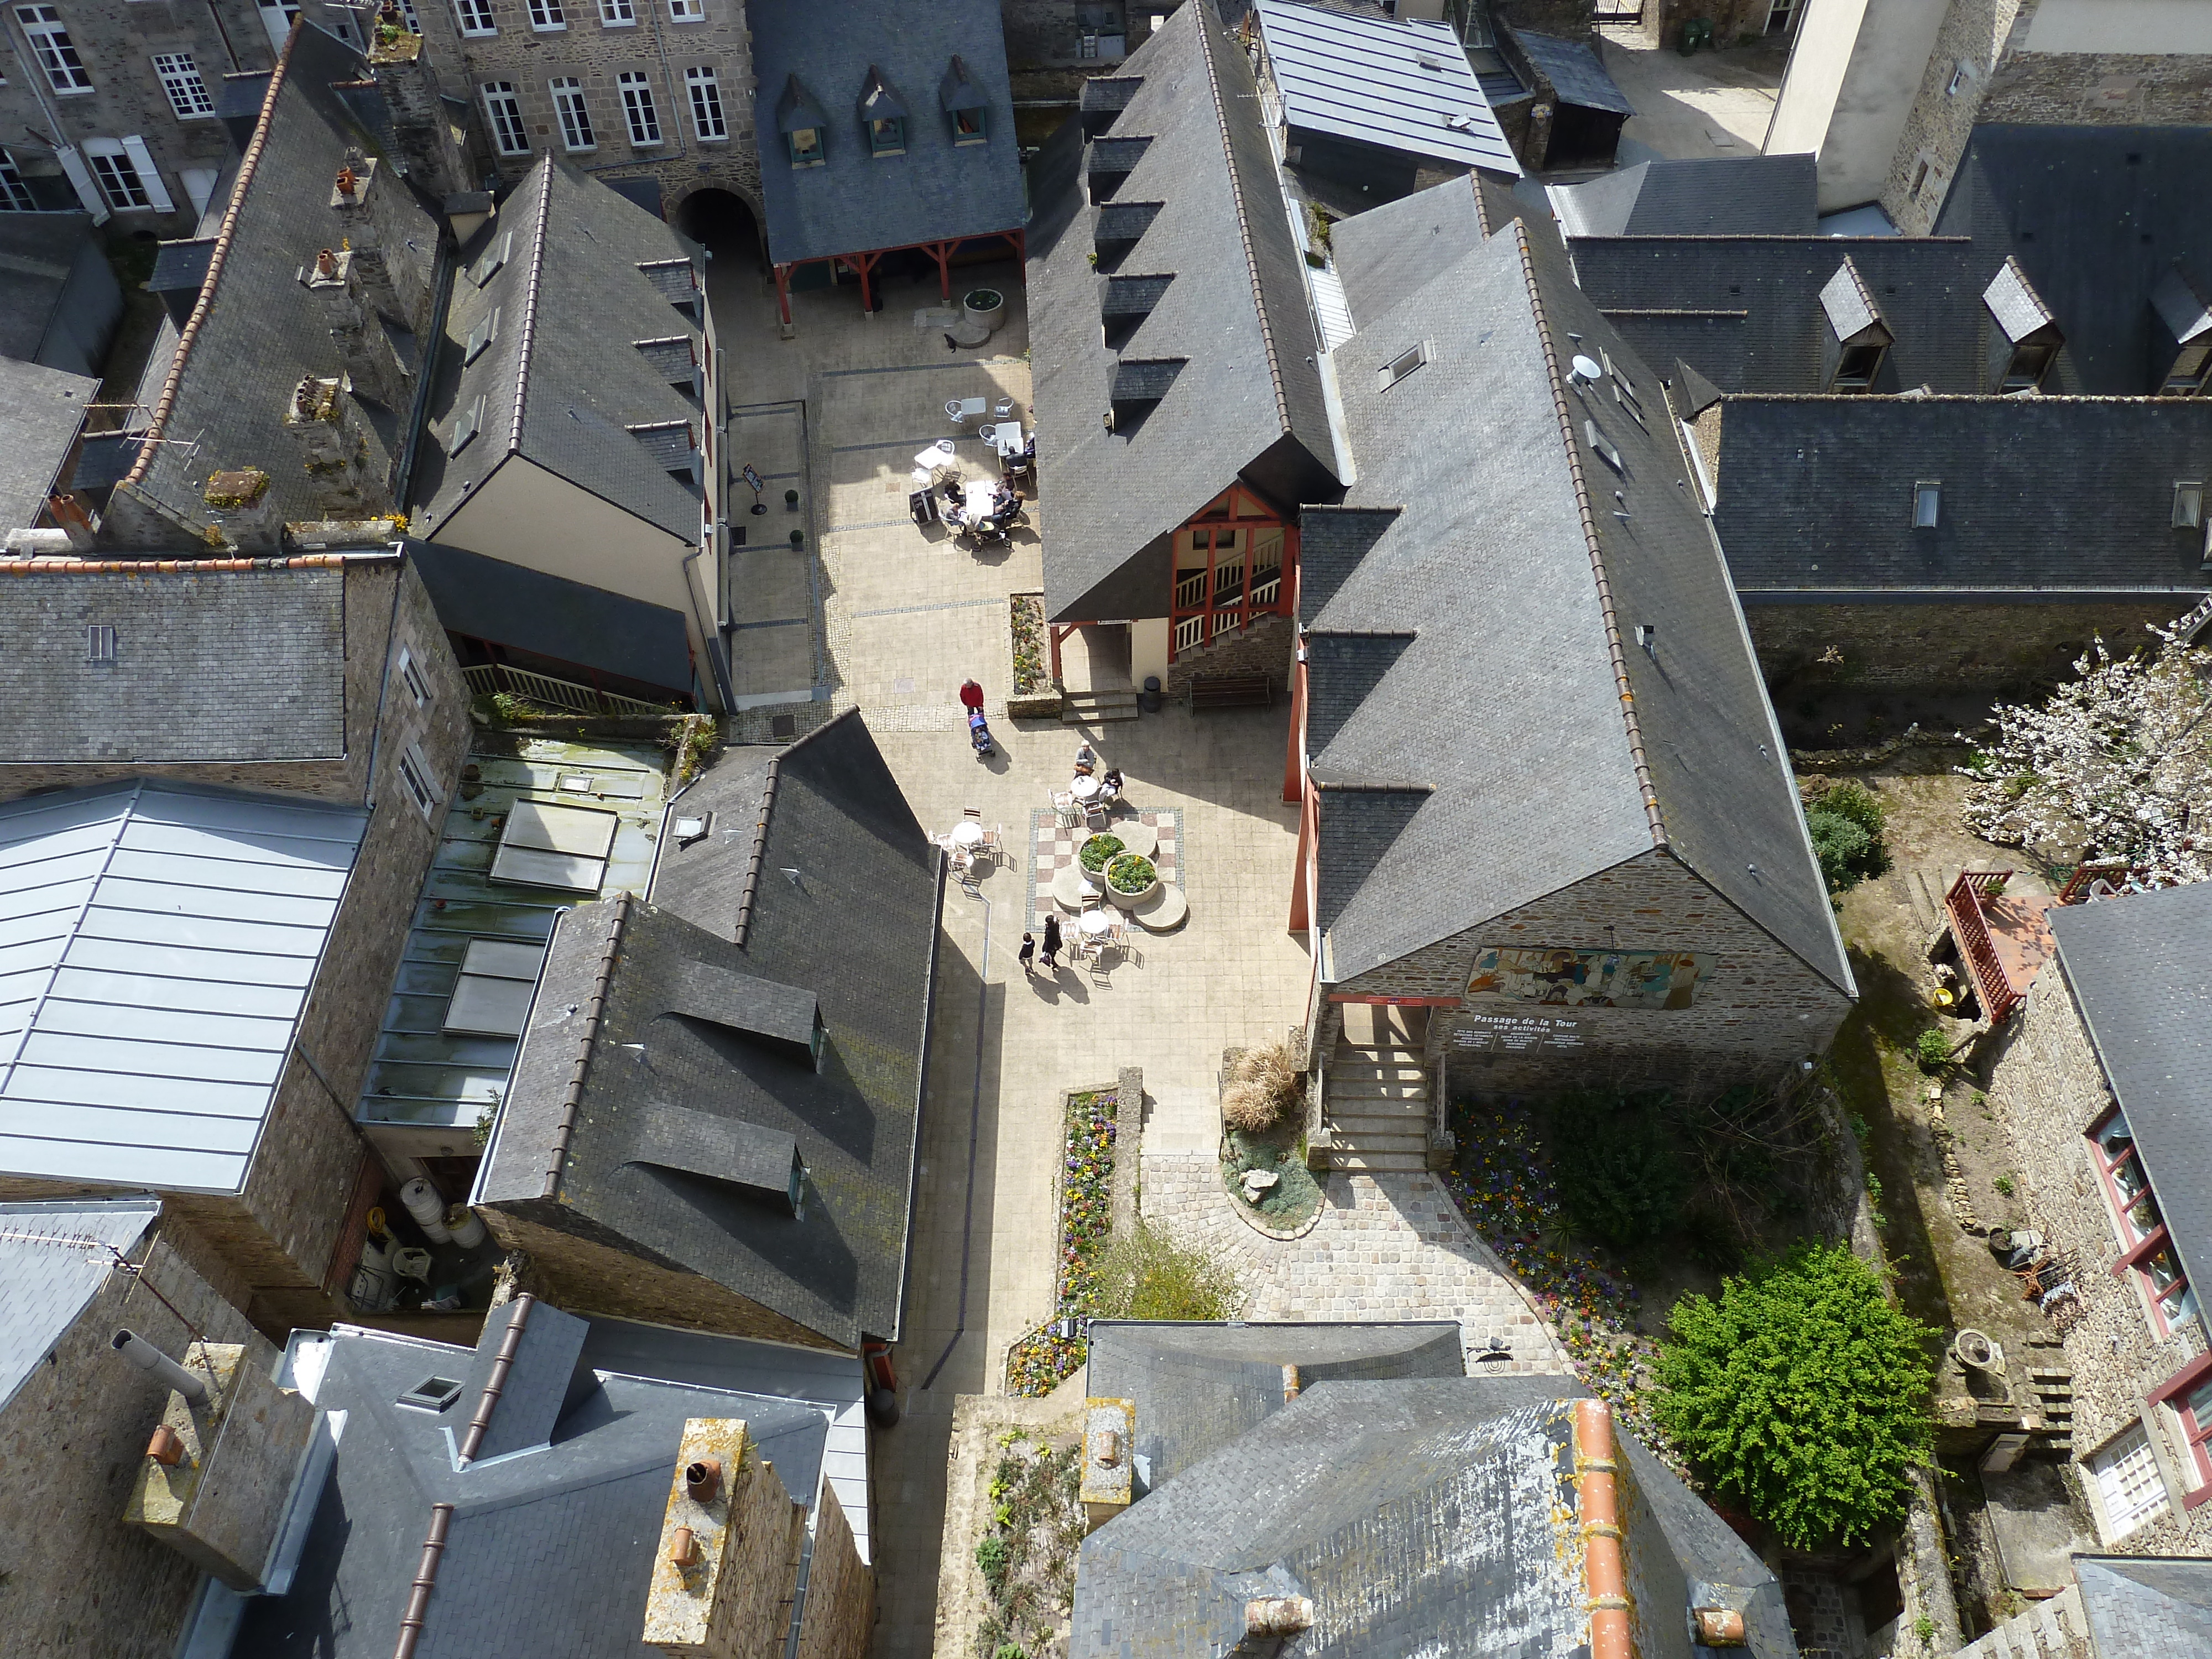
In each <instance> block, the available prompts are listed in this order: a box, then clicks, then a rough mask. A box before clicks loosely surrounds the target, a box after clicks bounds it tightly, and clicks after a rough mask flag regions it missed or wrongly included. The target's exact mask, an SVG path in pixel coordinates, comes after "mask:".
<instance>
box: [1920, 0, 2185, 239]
mask: <svg viewBox="0 0 2212 1659" xmlns="http://www.w3.org/2000/svg"><path fill="white" fill-rule="evenodd" d="M2167 12H2168V15H2166V17H2163V18H2160V19H2159V20H2158V27H2159V37H2158V38H2157V39H2156V40H2152V39H2149V38H2147V37H2146V36H2145V35H2144V34H2143V33H2142V29H2143V27H2144V26H2145V24H2146V22H2147V21H2148V20H2147V19H2146V17H2145V15H2144V14H2143V12H2142V10H2141V9H2135V8H2127V7H2112V8H2109V9H2107V10H2106V14H2105V15H2101V16H2100V15H2099V9H2098V8H2097V7H2096V6H2095V5H2094V4H2093V3H2088V0H1951V3H1950V6H1949V8H1948V10H1947V11H1946V13H1945V15H1944V18H1943V23H1942V28H1941V29H1940V30H1938V31H1937V33H1936V44H1935V46H1934V49H1933V50H1932V51H1931V52H1929V58H1928V67H1927V70H1926V71H1925V73H1924V74H1923V76H1922V77H1921V82H1920V89H1919V93H1918V95H1917V97H1916V98H1915V99H1914V100H1913V102H1912V107H1911V112H1909V113H1908V114H1907V115H1906V117H1905V131H1904V135H1903V137H1900V138H1899V141H1898V145H1897V151H1896V154H1895V155H1894V156H1893V158H1892V160H1891V162H1890V168H1889V176H1888V179H1887V180H1886V181H1885V183H1884V184H1883V185H1882V190H1881V207H1882V210H1883V211H1884V212H1885V213H1887V214H1888V215H1889V216H1890V219H1891V220H1892V221H1893V222H1894V223H1895V224H1896V226H1897V228H1898V229H1899V231H1901V232H1903V233H1904V234H1905V235H1907V236H1922V235H1926V234H1928V233H1929V231H1930V230H1931V229H1932V228H1934V226H1935V223H1936V215H1937V214H1938V213H1939V212H1941V211H1942V206H1943V197H1944V192H1945V191H1947V190H1948V188H1949V187H1950V185H1951V182H1952V180H1953V179H1954V177H1955V176H1956V174H1957V172H1958V168H1959V164H1960V158H1961V157H1962V156H1963V155H1965V154H1966V140H1967V137H1968V136H1969V135H1970V134H1971V133H1972V131H1973V129H1974V128H1975V127H1976V126H1978V125H1996V124H1999V123H2021V124H2031V125H2075V126H2095V125H2109V126H2196V125H2203V122H2204V120H2205V119H2206V115H2207V112H2208V111H2212V18H2208V17H2207V16H2206V15H2204V13H2203V9H2202V8H2198V7H2173V8H2169V9H2167ZM2146 48H2151V49H2149V50H2146Z"/></svg>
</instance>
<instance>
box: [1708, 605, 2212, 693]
mask: <svg viewBox="0 0 2212 1659" xmlns="http://www.w3.org/2000/svg"><path fill="white" fill-rule="evenodd" d="M2190 605H2191V596H2190V595H2188V594H2186V593H2175V594H2171V595H2160V596H2157V597H2149V596H2146V597H2144V598H2141V599H2106V600H2097V599H2078V600H2065V599H2051V600H2048V601H2045V602H2041V603H2025V604H1989V603H1984V604H1981V605H1923V604H1914V603H1906V602H1900V603H1897V604H1890V605H1863V604H1862V605H1791V604H1762V603H1759V599H1758V598H1757V597H1756V596H1750V597H1747V598H1746V599H1745V601H1744V612H1743V614H1744V620H1745V621H1746V622H1747V623H1748V624H1749V625H1750V628H1751V642H1752V644H1753V647H1755V648H1756V649H1757V651H1758V653H1759V671H1760V672H1761V673H1763V674H1764V675H1765V677H1766V683H1767V684H1768V685H1769V686H1770V687H1773V688H1778V687H1781V686H1784V685H1790V686H1799V685H1815V684H1838V685H1857V686H1879V687H1885V688H1886V687H1890V686H1899V687H1914V688H1922V687H1928V686H1938V685H1942V686H1957V685H1970V686H1977V687H1983V686H1985V687H1987V688H1989V689H1990V690H1992V691H1999V690H2016V689H2019V688H2021V687H2024V686H2028V685H2032V684H2036V683H2038V682H2040V681H2044V680H2049V679H2055V678H2059V677H2061V676H2063V675H2064V674H2065V673H2067V672H2068V671H2069V668H2070V665H2072V663H2073V662H2074V661H2075V659H2077V658H2078V657H2080V656H2081V653H2083V652H2085V651H2087V649H2088V648H2089V646H2090V642H2091V641H2093V640H2098V639H2102V640H2103V641H2105V642H2106V644H2107V645H2109V646H2111V647H2112V648H2113V649H2114V650H2115V651H2130V650H2133V649H2135V648H2136V647H2138V646H2142V645H2147V644H2148V643H2149V642H2150V635H2149V633H2148V629H2150V628H2151V627H2152V626H2153V625H2156V626H2158V627H2161V628H2163V627H2166V626H2169V625H2170V624H2171V623H2172V622H2173V620H2174V618H2175V617H2179V616H2180V615H2181V614H2182V613H2183V612H2184V611H2187V610H2188V609H2189V608H2190ZM1830 653H1834V654H1833V655H1832V656H1831V654H1830Z"/></svg>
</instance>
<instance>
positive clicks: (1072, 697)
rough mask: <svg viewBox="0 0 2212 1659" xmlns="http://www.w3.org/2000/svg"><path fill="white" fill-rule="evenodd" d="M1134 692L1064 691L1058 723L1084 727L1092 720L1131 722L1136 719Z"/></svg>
mask: <svg viewBox="0 0 2212 1659" xmlns="http://www.w3.org/2000/svg"><path fill="white" fill-rule="evenodd" d="M1138 714H1139V710H1138V708H1137V694H1136V693H1135V692H1134V691H1065V692H1062V693H1061V694H1060V724H1061V725H1062V726H1084V725H1087V724H1089V723H1090V722H1091V721H1092V720H1135V719H1136V718H1138Z"/></svg>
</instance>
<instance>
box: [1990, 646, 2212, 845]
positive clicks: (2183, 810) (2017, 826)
mask: <svg viewBox="0 0 2212 1659" xmlns="http://www.w3.org/2000/svg"><path fill="white" fill-rule="evenodd" d="M2152 632H2153V633H2154V634H2156V635H2158V636H2159V641H2160V643H2159V646H2158V648H2157V649H2155V650H2148V651H2144V652H2142V653H2137V654H2135V655H2130V656H2124V657H2122V656H2115V655H2114V654H2113V653H2112V651H2111V649H2110V648H2109V647H2107V646H2106V644H2105V642H2104V641H2103V640H2101V639H2100V640H2098V641H2096V642H2095V644H2094V645H2093V647H2091V649H2090V652H2089V653H2088V654H2087V655H2086V656H2084V657H2082V658H2081V659H2080V660H2079V661H2078V662H2076V663H2075V665H2074V670H2075V673H2076V674H2077V675H2078V676H2079V677H2080V678H2076V679H2074V680H2072V681H2069V683H2067V684H2064V685H2062V686H2060V687H2059V688H2058V690H2056V691H2054V692H2053V693H2051V697H2050V699H2049V700H2048V701H2047V702H2044V703H2042V704H2040V705H2039V706H2028V705H2015V704H2005V703H2000V704H1999V705H1998V706H1997V707H1996V708H1995V709H1993V710H1992V711H1991V712H1992V714H1994V715H1995V717H1996V727H1997V735H1996V741H1995V742H1993V743H1991V744H1990V745H1989V746H1988V747H1987V748H1986V749H1984V750H1983V751H1982V752H1981V753H1980V754H1978V755H1977V756H1976V757H1974V761H1973V763H1972V765H1969V766H1965V767H1961V768H1960V771H1961V772H1963V773H1964V774H1965V775H1966V776H1967V777H1970V778H1972V779H1973V780H1974V781H1975V782H1976V785H1977V786H1978V787H1975V788H1974V789H1972V790H1971V791H1970V792H1968V795H1967V799H1966V823H1967V827H1968V828H1970V829H1972V830H1973V831H1974V832H1975V833H1976V834H1978V835H1980V836H1984V837H1985V838H1987V839H1988V840H1990V841H1994V842H2000V843H2002V844H2004V845H2008V846H2021V847H2030V848H2039V849H2041V850H2043V851H2045V852H2047V853H2050V854H2054V855H2057V856H2066V855H2069V854H2075V855H2078V856H2079V857H2081V858H2082V859H2084V860H2094V859H2112V860H2124V862H2125V864H2126V865H2127V866H2128V867H2129V869H2130V870H2131V871H2133V872H2136V878H2137V879H2138V880H2141V881H2142V882H2144V883H2145V884H2148V885H2153V886H2160V887H2165V886H2173V885H2177V884H2180V883H2183V882H2191V881H2203V880H2205V879H2206V878H2208V877H2212V652H2204V651H2198V650H2194V649H2191V647H2189V646H2187V645H2186V644H2185V643H2184V642H2183V641H2182V640H2181V639H2180V637H2179V635H2178V634H2173V633H2168V632H2166V631H2165V630H2163V629H2156V628H2154V629H2152Z"/></svg>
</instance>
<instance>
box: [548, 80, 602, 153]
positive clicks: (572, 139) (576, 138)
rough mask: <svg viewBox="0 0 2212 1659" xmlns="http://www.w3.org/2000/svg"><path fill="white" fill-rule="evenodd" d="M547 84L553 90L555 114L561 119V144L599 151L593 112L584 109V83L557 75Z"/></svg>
mask: <svg viewBox="0 0 2212 1659" xmlns="http://www.w3.org/2000/svg"><path fill="white" fill-rule="evenodd" d="M545 84H546V85H547V86H549V87H550V88H552V89H553V112H554V113H555V114H556V115H558V116H559V117H560V118H561V143H562V144H563V145H564V146H566V147H567V148H568V149H598V148H599V140H598V139H597V138H595V137H592V112H591V111H589V110H587V109H586V108H585V107H584V83H583V82H581V81H579V80H578V79H577V78H576V77H575V76H573V75H556V76H554V77H553V78H552V79H551V80H550V81H548V82H546V83H545Z"/></svg>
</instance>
